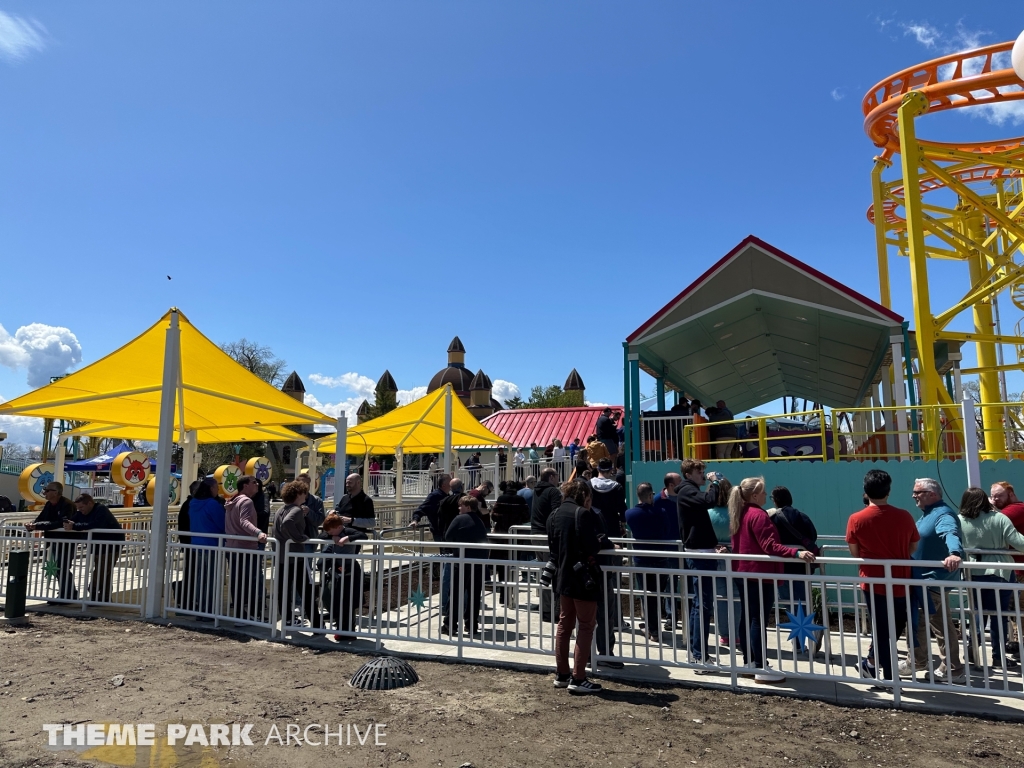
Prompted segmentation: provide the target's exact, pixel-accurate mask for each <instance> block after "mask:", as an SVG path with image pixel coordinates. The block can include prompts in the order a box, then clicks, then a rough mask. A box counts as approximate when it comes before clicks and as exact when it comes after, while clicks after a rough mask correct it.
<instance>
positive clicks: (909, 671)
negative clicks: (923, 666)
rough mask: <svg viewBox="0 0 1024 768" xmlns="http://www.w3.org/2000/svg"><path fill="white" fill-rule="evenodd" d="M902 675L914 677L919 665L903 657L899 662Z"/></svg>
mask: <svg viewBox="0 0 1024 768" xmlns="http://www.w3.org/2000/svg"><path fill="white" fill-rule="evenodd" d="M899 668H900V677H914V676H915V675H916V674H917V667H916V666H915V665H913V664H911V663H910V660H909V659H903V660H902V661H900V664H899Z"/></svg>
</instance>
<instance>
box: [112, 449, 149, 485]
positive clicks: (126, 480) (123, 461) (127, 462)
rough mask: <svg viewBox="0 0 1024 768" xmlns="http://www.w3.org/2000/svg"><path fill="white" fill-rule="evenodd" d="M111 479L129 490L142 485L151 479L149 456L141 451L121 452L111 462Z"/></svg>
mask: <svg viewBox="0 0 1024 768" xmlns="http://www.w3.org/2000/svg"><path fill="white" fill-rule="evenodd" d="M110 479H111V480H112V481H113V482H115V483H117V484H118V485H120V486H121V487H122V488H125V489H127V490H134V489H136V488H140V487H142V486H143V485H144V484H145V482H146V480H147V479H149V457H148V456H147V455H146V454H144V453H142V452H140V451H125V452H124V453H119V454H118V455H117V457H116V458H115V459H114V460H113V461H112V462H110Z"/></svg>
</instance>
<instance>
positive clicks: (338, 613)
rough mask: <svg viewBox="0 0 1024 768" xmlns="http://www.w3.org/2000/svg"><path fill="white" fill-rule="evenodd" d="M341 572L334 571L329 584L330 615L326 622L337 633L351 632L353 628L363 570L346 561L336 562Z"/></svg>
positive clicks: (361, 591) (361, 587)
mask: <svg viewBox="0 0 1024 768" xmlns="http://www.w3.org/2000/svg"><path fill="white" fill-rule="evenodd" d="M336 562H337V563H338V565H339V567H341V568H342V572H341V573H339V572H338V571H337V570H335V572H334V575H333V578H331V577H329V579H330V580H329V584H330V587H329V589H330V592H331V594H330V601H329V606H330V615H329V616H328V617H327V620H328V621H330V622H331V623H333V624H334V625H335V626H336V627H337V629H338V631H339V632H351V631H352V630H353V629H354V628H355V617H356V609H357V608H358V607H359V604H360V603H361V602H362V597H363V569H362V568H360V567H359V563H357V562H355V561H353V560H348V561H344V563H345V564H344V565H341V562H342V561H336Z"/></svg>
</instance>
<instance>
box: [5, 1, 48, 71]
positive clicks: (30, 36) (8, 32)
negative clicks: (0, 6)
mask: <svg viewBox="0 0 1024 768" xmlns="http://www.w3.org/2000/svg"><path fill="white" fill-rule="evenodd" d="M45 48H46V27H44V26H43V25H42V24H40V23H39V22H38V21H36V20H35V19H24V18H22V17H21V16H12V15H10V14H8V13H4V12H3V11H0V58H4V59H7V60H9V61H22V60H23V59H25V58H26V57H28V55H29V54H31V53H33V52H35V51H42V50H43V49H45Z"/></svg>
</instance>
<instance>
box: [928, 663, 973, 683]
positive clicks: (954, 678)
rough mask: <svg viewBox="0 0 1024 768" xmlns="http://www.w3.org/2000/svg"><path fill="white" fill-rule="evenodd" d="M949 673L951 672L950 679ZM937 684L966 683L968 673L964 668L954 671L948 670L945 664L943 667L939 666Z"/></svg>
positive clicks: (936, 671)
mask: <svg viewBox="0 0 1024 768" xmlns="http://www.w3.org/2000/svg"><path fill="white" fill-rule="evenodd" d="M947 671H948V672H949V677H948V678H947V677H946V673H947ZM935 682H937V683H953V684H957V683H961V684H962V683H966V682H967V673H966V671H965V670H964V668H963V667H958V668H957V669H953V670H947V669H946V665H945V664H941V665H939V668H938V669H937V670H935Z"/></svg>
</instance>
